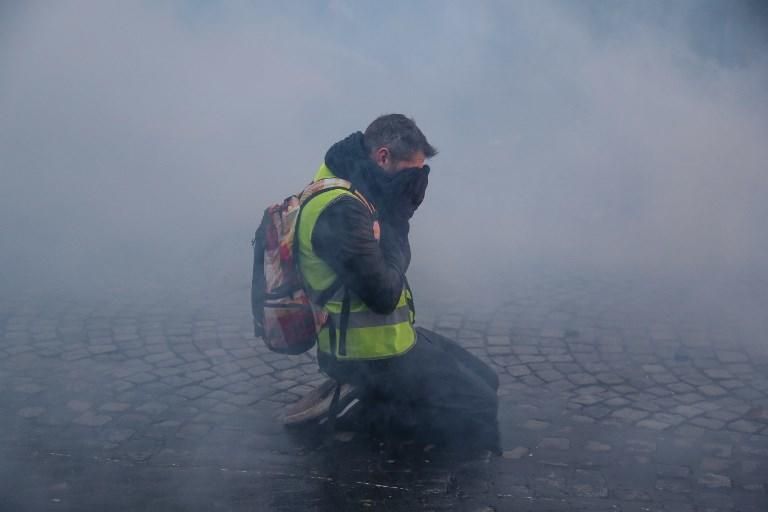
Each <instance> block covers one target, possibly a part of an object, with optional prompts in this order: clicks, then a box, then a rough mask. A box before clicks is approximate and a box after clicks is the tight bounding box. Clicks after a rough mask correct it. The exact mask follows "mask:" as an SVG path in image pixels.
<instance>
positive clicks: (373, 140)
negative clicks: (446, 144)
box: [363, 114, 437, 161]
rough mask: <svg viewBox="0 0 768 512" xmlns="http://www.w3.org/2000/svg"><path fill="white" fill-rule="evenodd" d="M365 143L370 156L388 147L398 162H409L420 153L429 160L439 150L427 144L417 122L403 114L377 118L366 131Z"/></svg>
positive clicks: (364, 135)
mask: <svg viewBox="0 0 768 512" xmlns="http://www.w3.org/2000/svg"><path fill="white" fill-rule="evenodd" d="M363 141H364V143H365V148H366V150H367V151H368V153H369V154H370V153H371V152H373V151H375V150H377V149H378V148H381V147H386V148H387V149H389V153H390V154H391V155H392V158H393V159H394V160H396V161H403V160H408V159H410V158H411V157H413V155H414V153H416V152H418V151H421V152H422V153H424V156H425V157H427V158H432V157H433V156H435V155H436V154H437V150H436V149H435V148H434V147H433V146H432V145H431V144H430V143H429V142H427V138H426V137H425V136H424V134H423V133H422V132H421V130H419V127H418V126H416V122H415V121H414V120H413V119H409V118H407V117H405V116H404V115H403V114H386V115H383V116H379V117H377V118H376V119H375V120H374V121H373V122H372V123H371V124H370V125H368V128H366V129H365V133H364V134H363Z"/></svg>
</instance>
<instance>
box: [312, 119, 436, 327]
mask: <svg viewBox="0 0 768 512" xmlns="http://www.w3.org/2000/svg"><path fill="white" fill-rule="evenodd" d="M325 163H326V165H327V166H328V168H329V169H330V170H331V172H333V173H334V174H335V175H336V176H338V177H339V178H343V179H346V180H349V181H350V182H351V183H352V186H353V187H354V188H355V189H357V190H359V191H360V192H361V193H362V194H363V195H364V196H365V198H366V199H367V200H368V201H370V202H371V204H373V206H374V207H375V208H376V209H377V218H374V217H373V216H372V215H371V213H370V212H369V211H368V209H367V208H366V207H365V206H364V205H363V204H362V203H361V202H360V201H358V200H357V199H354V198H352V197H344V196H342V197H340V198H339V199H337V200H335V201H334V202H333V203H331V205H329V206H328V207H326V209H325V210H324V211H323V213H322V214H320V216H319V218H318V220H317V224H316V225H315V228H314V231H313V233H312V247H313V249H314V250H315V252H316V253H317V255H318V256H319V257H320V258H321V259H323V261H325V262H326V263H328V265H329V266H330V267H331V268H332V269H333V271H334V272H336V273H337V274H338V275H339V277H340V278H341V280H342V281H343V283H344V285H346V286H348V287H349V288H350V289H351V290H352V291H353V292H354V293H355V294H356V295H357V296H358V297H360V299H361V300H362V301H363V302H364V303H365V304H366V305H367V306H368V307H369V308H370V309H371V310H372V311H374V312H376V313H381V314H387V313H391V312H392V311H394V309H395V308H396V307H397V302H398V300H399V298H400V294H401V293H402V290H403V284H404V275H405V272H406V271H407V270H408V266H409V265H410V262H411V248H410V244H409V242H408V233H409V231H410V224H409V219H410V217H411V216H412V215H413V212H414V211H415V210H416V208H418V206H419V205H420V204H421V202H422V200H423V199H424V194H425V191H426V187H427V183H428V178H427V176H428V174H429V168H427V167H426V166H425V168H424V169H404V170H402V171H400V172H398V173H396V174H394V175H390V174H387V173H385V172H384V171H383V169H381V168H380V167H379V166H378V165H376V163H375V162H374V161H373V160H371V159H370V158H369V156H368V154H367V152H366V150H365V146H364V144H363V134H362V133H360V132H356V133H353V134H352V135H350V136H349V137H347V138H345V139H343V140H341V141H339V142H337V143H336V144H334V145H333V146H331V148H330V149H329V150H328V152H327V153H326V155H325ZM374 220H378V221H379V225H380V233H381V237H380V240H378V241H377V240H376V239H375V237H374V234H373V223H374Z"/></svg>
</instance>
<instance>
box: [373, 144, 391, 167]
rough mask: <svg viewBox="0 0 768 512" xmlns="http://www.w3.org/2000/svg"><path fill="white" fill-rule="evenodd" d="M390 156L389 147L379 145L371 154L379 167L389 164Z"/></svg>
mask: <svg viewBox="0 0 768 512" xmlns="http://www.w3.org/2000/svg"><path fill="white" fill-rule="evenodd" d="M391 158H392V156H391V155H390V154H389V148H386V147H380V148H379V149H377V150H376V151H375V152H374V154H373V160H374V161H375V162H376V163H377V164H378V166H379V167H382V168H386V167H387V166H388V165H389V162H390V159H391Z"/></svg>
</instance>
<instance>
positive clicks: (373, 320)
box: [296, 165, 416, 359]
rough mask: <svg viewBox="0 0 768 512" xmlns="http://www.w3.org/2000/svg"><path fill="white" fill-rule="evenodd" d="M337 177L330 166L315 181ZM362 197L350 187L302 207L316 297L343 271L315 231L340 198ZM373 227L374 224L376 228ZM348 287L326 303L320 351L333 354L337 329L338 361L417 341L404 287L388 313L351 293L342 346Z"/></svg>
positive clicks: (304, 267) (305, 265)
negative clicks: (316, 243) (322, 250)
mask: <svg viewBox="0 0 768 512" xmlns="http://www.w3.org/2000/svg"><path fill="white" fill-rule="evenodd" d="M334 177H335V176H334V175H333V174H332V173H331V172H330V170H329V169H328V168H327V167H326V166H325V165H323V166H321V167H320V170H319V171H318V173H317V174H316V175H315V181H317V180H319V179H325V178H334ZM345 195H349V196H352V197H356V196H355V195H354V194H353V193H351V192H350V191H349V190H345V189H334V190H328V191H325V192H323V193H321V194H318V195H317V196H315V197H314V198H312V199H310V200H309V201H308V202H306V203H305V204H304V205H303V206H302V212H301V217H300V220H299V226H298V232H297V236H296V240H297V241H298V244H299V247H298V249H299V270H300V271H301V274H302V276H303V277H304V281H305V284H306V288H307V289H308V291H309V293H310V297H317V295H318V294H319V293H320V292H321V291H323V290H325V289H328V288H329V287H330V286H332V285H333V283H335V282H336V280H337V279H338V275H337V274H336V273H335V272H334V271H333V270H332V269H331V268H330V266H328V264H327V263H325V262H324V261H323V260H322V259H321V258H320V257H319V256H317V254H315V252H314V250H313V249H312V231H313V230H314V227H315V224H316V223H317V219H318V218H319V217H320V214H321V213H322V212H323V211H324V210H325V208H327V207H328V206H330V205H331V204H332V203H333V202H334V201H336V200H338V199H339V198H340V197H342V196H345ZM371 229H372V230H373V229H374V227H373V225H372V226H371ZM343 295H344V288H343V287H342V288H341V289H340V290H338V291H337V292H336V293H334V295H333V297H332V298H331V300H329V301H328V302H327V303H326V306H325V309H326V310H327V311H328V313H329V322H328V323H327V324H326V326H325V327H323V329H321V331H320V332H319V333H318V350H320V351H323V352H326V353H331V338H332V336H331V332H330V329H331V328H333V329H335V334H336V336H335V338H336V350H335V351H334V352H335V353H334V355H335V356H336V357H337V358H338V359H379V358H387V357H393V356H396V355H399V354H402V353H404V352H406V351H407V350H409V349H410V348H411V347H412V346H413V344H414V343H415V341H416V332H415V331H414V329H413V311H412V310H411V307H410V305H409V304H410V299H411V296H410V292H409V291H408V289H407V287H406V286H404V287H403V291H402V292H401V294H400V298H399V300H398V303H397V306H396V308H395V310H394V311H393V312H392V313H390V314H387V315H382V314H379V313H376V312H374V311H371V310H370V309H369V308H368V306H366V305H365V303H363V301H362V300H360V298H359V297H357V296H356V295H355V294H354V293H353V292H350V295H351V302H350V314H349V321H348V322H349V323H348V326H347V333H346V346H345V347H340V346H339V341H340V332H339V329H340V325H341V310H342V299H343Z"/></svg>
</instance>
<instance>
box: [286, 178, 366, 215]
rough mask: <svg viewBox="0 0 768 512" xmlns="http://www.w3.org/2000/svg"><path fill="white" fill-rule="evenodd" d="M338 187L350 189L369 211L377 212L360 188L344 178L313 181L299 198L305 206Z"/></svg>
mask: <svg viewBox="0 0 768 512" xmlns="http://www.w3.org/2000/svg"><path fill="white" fill-rule="evenodd" d="M337 189H344V190H348V191H349V192H351V193H352V194H353V195H354V196H355V197H356V198H357V200H358V201H360V202H361V203H363V204H364V205H365V207H366V208H368V211H370V212H371V214H373V213H375V212H376V208H374V206H373V205H372V204H371V203H370V201H368V200H367V199H366V198H365V196H364V195H363V194H362V193H360V191H359V190H357V189H355V187H354V186H353V185H352V183H351V182H349V181H348V180H345V179H342V178H323V179H319V180H317V181H313V182H312V183H310V184H309V185H307V187H306V188H304V190H303V191H302V192H301V194H300V195H299V199H300V201H301V204H302V206H303V205H304V204H306V203H308V202H309V201H311V200H312V199H313V198H315V197H317V196H318V195H320V194H322V193H323V192H327V191H329V190H337Z"/></svg>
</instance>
